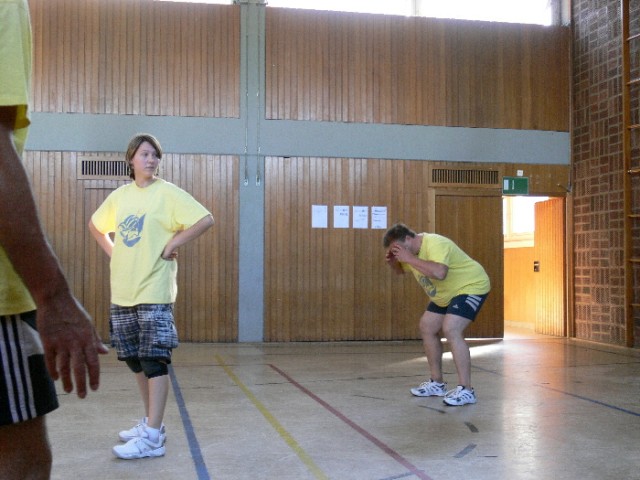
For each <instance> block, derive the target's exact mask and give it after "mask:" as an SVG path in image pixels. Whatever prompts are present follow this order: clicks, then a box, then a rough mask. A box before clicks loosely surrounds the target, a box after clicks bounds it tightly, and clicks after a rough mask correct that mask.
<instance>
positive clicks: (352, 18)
mask: <svg viewBox="0 0 640 480" xmlns="http://www.w3.org/2000/svg"><path fill="white" fill-rule="evenodd" d="M266 18H267V23H266V31H267V47H266V51H267V64H268V65H269V66H270V69H271V74H270V75H269V77H268V81H267V89H266V99H265V100H266V104H267V114H268V118H270V119H305V120H306V119H309V118H307V113H306V110H305V109H304V108H300V105H299V104H298V103H297V100H301V99H306V98H307V97H309V98H314V97H316V96H317V95H319V91H327V92H328V98H326V99H325V102H324V104H325V105H327V108H324V109H323V108H320V107H317V108H315V109H313V110H312V111H311V112H310V114H311V115H312V118H310V119H311V120H325V121H344V122H377V123H397V124H418V125H444V126H466V127H487V128H518V129H540V130H554V131H568V128H569V112H568V98H569V78H568V70H567V69H568V65H569V63H568V62H567V61H566V60H567V53H568V45H569V36H568V32H569V30H568V29H567V28H566V27H545V28H541V27H539V26H535V25H517V26H514V25H508V24H500V23H496V22H493V23H490V22H468V21H456V20H439V19H426V18H401V17H393V16H386V17H385V16H378V15H362V14H349V13H338V12H316V11H314V12H306V11H302V10H297V11H290V10H288V9H277V8H273V9H268V10H267V13H266ZM292 20H295V23H292V22H291V21H292ZM325 31H328V32H329V35H328V36H327V35H325V34H324V32H325ZM310 43H313V45H310ZM321 51H326V52H328V56H329V59H330V60H329V63H328V64H325V63H324V62H322V54H321V53H320V52H321ZM308 64H312V65H316V66H317V68H320V69H324V74H317V75H316V76H315V77H314V81H311V80H308V79H307V77H306V76H305V71H306V65H308ZM285 67H286V68H285ZM276 69H277V76H276V75H275V70H276ZM512 72H518V73H516V74H514V73H512ZM292 82H296V85H295V88H294V87H293V86H292V85H291V83H292ZM551 85H552V86H553V88H547V87H548V86H551ZM288 86H289V87H291V88H287V87H288ZM556 100H557V101H556ZM445 102H446V103H445ZM443 103H444V104H443ZM294 105H295V106H294ZM445 105H446V106H445ZM387 106H391V108H390V109H388V108H386V107H387ZM327 110H328V112H327Z"/></svg>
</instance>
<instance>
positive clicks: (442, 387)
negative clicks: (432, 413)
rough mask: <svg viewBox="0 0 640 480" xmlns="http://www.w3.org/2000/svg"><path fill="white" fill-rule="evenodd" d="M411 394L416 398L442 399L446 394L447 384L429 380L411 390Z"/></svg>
mask: <svg viewBox="0 0 640 480" xmlns="http://www.w3.org/2000/svg"><path fill="white" fill-rule="evenodd" d="M411 393H412V394H413V395H415V396H416V397H444V396H445V394H446V393H447V384H446V383H438V382H434V381H433V380H429V381H428V382H423V383H421V384H420V385H418V386H417V387H415V388H412V389H411Z"/></svg>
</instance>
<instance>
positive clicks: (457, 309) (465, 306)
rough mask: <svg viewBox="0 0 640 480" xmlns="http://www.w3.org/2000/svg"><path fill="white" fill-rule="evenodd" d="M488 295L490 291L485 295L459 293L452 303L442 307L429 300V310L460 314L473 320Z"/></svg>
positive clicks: (443, 313)
mask: <svg viewBox="0 0 640 480" xmlns="http://www.w3.org/2000/svg"><path fill="white" fill-rule="evenodd" d="M488 296H489V294H488V293H485V294H484V295H458V296H457V297H453V299H451V303H449V305H447V306H446V307H441V306H440V305H436V304H435V303H433V302H429V305H427V311H428V312H433V313H439V314H441V315H446V314H447V313H450V314H451V315H458V316H460V317H464V318H467V319H469V320H471V321H472V322H473V321H474V320H475V319H476V317H477V316H478V312H479V311H480V308H481V307H482V304H483V303H484V301H485V300H486V299H487V297H488Z"/></svg>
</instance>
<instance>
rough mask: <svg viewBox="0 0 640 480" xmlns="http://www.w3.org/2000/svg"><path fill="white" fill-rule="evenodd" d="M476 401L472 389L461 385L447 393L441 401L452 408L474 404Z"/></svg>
mask: <svg viewBox="0 0 640 480" xmlns="http://www.w3.org/2000/svg"><path fill="white" fill-rule="evenodd" d="M477 401H478V399H477V398H476V392H474V391H473V388H471V389H469V388H466V387H463V386H462V385H458V386H457V387H456V388H454V389H453V390H450V391H448V392H447V394H446V395H445V396H444V399H443V402H444V403H446V404H447V405H451V406H453V407H459V406H461V405H467V404H469V403H476V402H477Z"/></svg>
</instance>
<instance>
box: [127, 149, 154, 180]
mask: <svg viewBox="0 0 640 480" xmlns="http://www.w3.org/2000/svg"><path fill="white" fill-rule="evenodd" d="M159 164H160V159H159V158H158V152H156V149H155V148H153V145H151V144H150V143H149V142H142V143H141V144H140V146H139V147H138V150H136V153H135V155H134V156H133V158H132V159H131V169H132V170H133V171H134V172H135V174H136V179H137V178H150V177H153V176H154V175H155V173H156V170H157V169H158V165H159Z"/></svg>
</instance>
